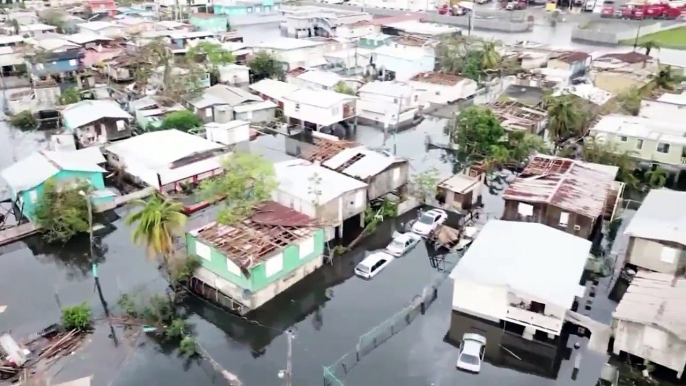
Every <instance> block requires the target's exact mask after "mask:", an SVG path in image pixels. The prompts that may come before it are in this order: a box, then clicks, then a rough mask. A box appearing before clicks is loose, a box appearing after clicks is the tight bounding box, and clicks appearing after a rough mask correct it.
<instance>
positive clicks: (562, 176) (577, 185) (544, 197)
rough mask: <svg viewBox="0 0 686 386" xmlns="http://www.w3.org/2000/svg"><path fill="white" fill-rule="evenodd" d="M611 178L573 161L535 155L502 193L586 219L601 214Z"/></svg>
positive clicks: (612, 177) (512, 198) (506, 196)
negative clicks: (557, 208) (553, 207)
mask: <svg viewBox="0 0 686 386" xmlns="http://www.w3.org/2000/svg"><path fill="white" fill-rule="evenodd" d="M613 181H614V176H610V175H608V174H607V173H606V172H604V171H599V170H596V169H593V168H589V167H587V166H584V165H583V164H582V163H579V162H575V161H574V160H570V159H566V158H558V157H547V156H543V157H541V156H536V157H534V159H533V160H532V161H531V162H530V163H529V165H528V166H527V167H526V168H525V169H524V171H523V172H522V173H521V174H520V176H519V177H517V178H515V179H514V181H512V183H511V184H510V186H509V187H508V188H507V189H506V190H505V192H504V193H503V198H505V199H506V200H516V201H522V202H529V203H548V204H550V205H554V206H557V207H559V208H561V209H563V210H566V211H569V212H573V213H577V214H580V215H583V216H586V217H589V218H593V219H595V218H597V217H598V216H600V215H601V214H603V210H604V207H605V199H606V198H607V196H608V194H609V192H610V190H611V189H612V182H613Z"/></svg>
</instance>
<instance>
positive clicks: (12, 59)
mask: <svg viewBox="0 0 686 386" xmlns="http://www.w3.org/2000/svg"><path fill="white" fill-rule="evenodd" d="M0 48H9V47H0ZM25 62H26V60H25V59H24V55H23V54H7V55H0V66H17V65H19V64H24V63H25Z"/></svg>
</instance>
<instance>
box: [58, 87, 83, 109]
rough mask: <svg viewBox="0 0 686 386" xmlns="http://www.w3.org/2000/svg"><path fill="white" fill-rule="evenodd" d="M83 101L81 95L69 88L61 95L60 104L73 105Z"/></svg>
mask: <svg viewBox="0 0 686 386" xmlns="http://www.w3.org/2000/svg"><path fill="white" fill-rule="evenodd" d="M80 101H81V94H79V92H78V91H77V90H76V89H75V88H74V87H69V88H68V89H66V90H64V92H63V93H62V95H60V104H63V105H71V104H73V103H78V102H80Z"/></svg>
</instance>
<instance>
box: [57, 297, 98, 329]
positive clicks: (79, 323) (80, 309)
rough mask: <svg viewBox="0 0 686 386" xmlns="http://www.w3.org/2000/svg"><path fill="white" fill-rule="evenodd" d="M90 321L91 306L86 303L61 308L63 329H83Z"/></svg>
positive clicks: (89, 324)
mask: <svg viewBox="0 0 686 386" xmlns="http://www.w3.org/2000/svg"><path fill="white" fill-rule="evenodd" d="M91 322H92V320H91V308H90V307H89V306H88V304H86V303H82V304H79V305H78V306H73V307H66V308H63V309H62V327H64V329H65V330H79V331H85V330H87V329H88V328H89V327H90V326H91Z"/></svg>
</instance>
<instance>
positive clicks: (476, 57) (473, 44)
mask: <svg viewBox="0 0 686 386" xmlns="http://www.w3.org/2000/svg"><path fill="white" fill-rule="evenodd" d="M436 58H437V59H436V60H437V68H438V70H439V71H440V72H444V73H448V74H456V75H462V76H465V77H467V78H470V79H473V80H475V81H477V82H478V81H480V80H482V79H484V78H485V77H488V76H489V75H491V74H509V73H512V72H514V71H516V70H517V68H518V67H519V65H518V64H516V63H515V62H509V61H504V60H503V58H502V56H501V55H500V54H499V53H498V51H497V49H496V46H495V42H492V41H485V40H480V39H477V38H472V37H469V38H467V37H463V36H456V37H452V36H451V37H447V38H444V39H442V40H441V41H440V42H439V44H438V46H437V47H436Z"/></svg>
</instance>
